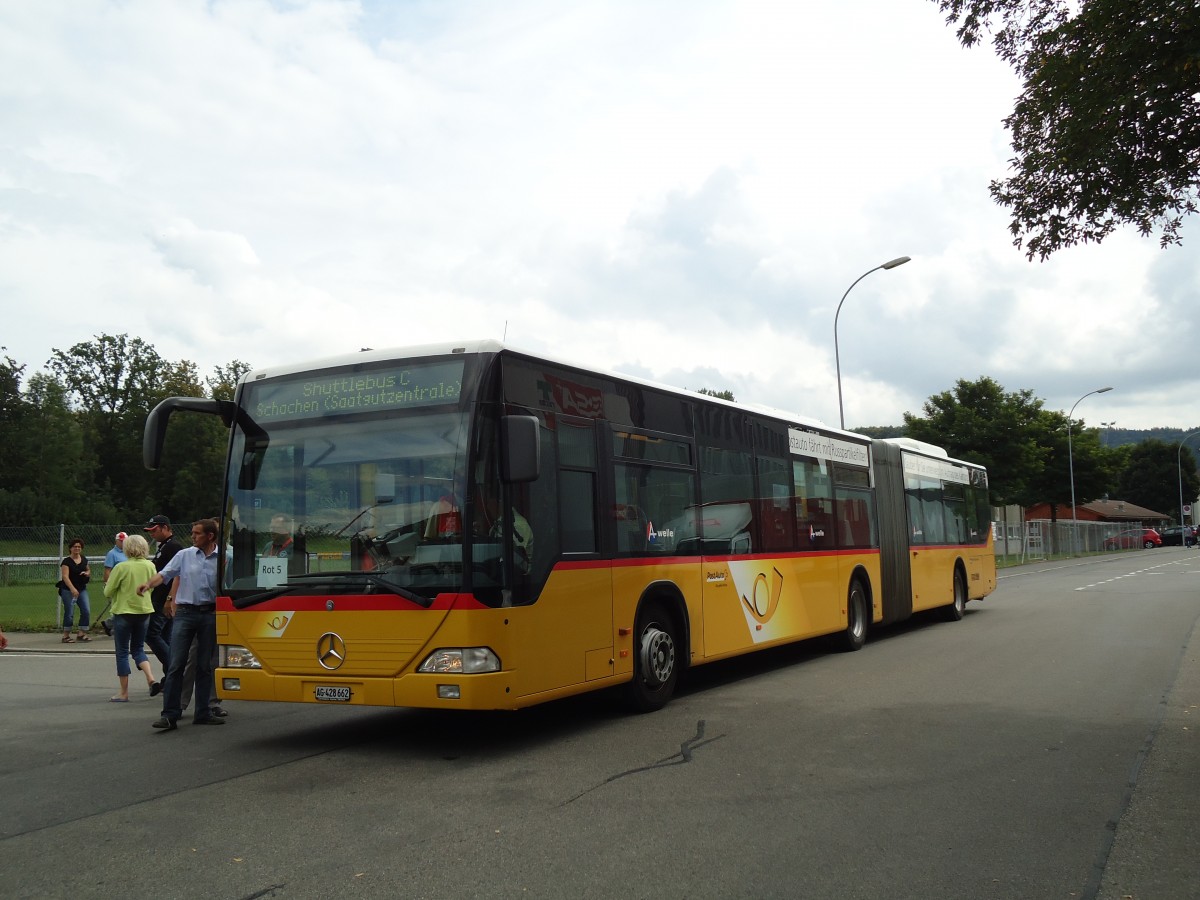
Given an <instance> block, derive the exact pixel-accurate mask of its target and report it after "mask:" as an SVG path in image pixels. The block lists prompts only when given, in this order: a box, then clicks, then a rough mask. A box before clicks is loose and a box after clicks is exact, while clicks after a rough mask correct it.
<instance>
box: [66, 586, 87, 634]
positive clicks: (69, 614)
mask: <svg viewBox="0 0 1200 900" xmlns="http://www.w3.org/2000/svg"><path fill="white" fill-rule="evenodd" d="M58 596H59V597H60V598H62V605H63V631H70V630H71V624H72V622H74V620H75V604H79V630H80V631H87V630H88V629H89V628H90V627H91V626H92V605H91V604H90V603H89V602H88V595H87V588H84V589H83V590H81V591H80V592H79V596H78V597H72V596H71V592H70V591H69V590H67V589H66V588H65V587H64V588H59V589H58Z"/></svg>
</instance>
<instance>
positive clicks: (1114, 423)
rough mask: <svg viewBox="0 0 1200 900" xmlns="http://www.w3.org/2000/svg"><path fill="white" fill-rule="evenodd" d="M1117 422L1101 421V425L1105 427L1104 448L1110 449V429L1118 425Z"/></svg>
mask: <svg viewBox="0 0 1200 900" xmlns="http://www.w3.org/2000/svg"><path fill="white" fill-rule="evenodd" d="M1116 424H1117V423H1116V422H1101V423H1100V427H1101V428H1103V429H1104V449H1105V450H1107V449H1108V429H1110V428H1112V427H1113V426H1114V425H1116Z"/></svg>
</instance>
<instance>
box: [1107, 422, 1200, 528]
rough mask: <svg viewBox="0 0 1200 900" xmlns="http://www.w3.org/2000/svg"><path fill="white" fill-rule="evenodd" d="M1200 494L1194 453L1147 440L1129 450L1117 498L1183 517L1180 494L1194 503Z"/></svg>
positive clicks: (1188, 501)
mask: <svg viewBox="0 0 1200 900" xmlns="http://www.w3.org/2000/svg"><path fill="white" fill-rule="evenodd" d="M1197 491H1200V478H1197V476H1196V461H1195V459H1194V457H1193V456H1192V451H1191V450H1190V449H1189V448H1187V447H1180V446H1179V445H1177V444H1168V443H1165V442H1163V441H1156V440H1149V441H1143V442H1142V443H1140V444H1138V445H1137V446H1135V447H1131V448H1130V449H1129V456H1128V462H1127V463H1126V465H1125V467H1124V469H1123V470H1122V471H1121V475H1120V479H1119V482H1118V485H1117V496H1118V497H1120V499H1122V500H1127V501H1129V502H1130V503H1136V504H1137V505H1138V506H1144V507H1146V508H1147V509H1152V510H1154V511H1155V512H1161V513H1168V514H1171V515H1173V516H1174V517H1175V519H1176V521H1181V520H1180V518H1179V512H1180V510H1179V500H1180V493H1182V495H1183V502H1184V503H1191V502H1193V501H1194V500H1195V499H1196V494H1197Z"/></svg>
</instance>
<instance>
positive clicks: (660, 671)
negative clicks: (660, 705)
mask: <svg viewBox="0 0 1200 900" xmlns="http://www.w3.org/2000/svg"><path fill="white" fill-rule="evenodd" d="M642 671H643V672H644V673H645V682H646V684H647V685H649V686H650V687H652V688H656V687H661V686H662V685H664V684H666V683H667V682H668V681H669V680H670V679H671V673H672V672H674V671H675V642H674V641H673V640H671V635H670V634H668V633H667V632H665V631H663V630H662V629H661V628H659V627H658V625H656V624H651V625H648V626H646V630H645V631H643V632H642Z"/></svg>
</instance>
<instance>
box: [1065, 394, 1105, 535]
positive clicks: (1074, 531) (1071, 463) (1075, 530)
mask: <svg viewBox="0 0 1200 900" xmlns="http://www.w3.org/2000/svg"><path fill="white" fill-rule="evenodd" d="M1111 390H1112V388H1111V387H1102V388H1097V389H1096V390H1094V391H1088V392H1087V393H1086V394H1084V395H1083V396H1082V397H1080V398H1079V399H1078V400H1076V401H1075V406H1078V405H1079V404H1080V403H1082V402H1083V401H1084V400H1086V399H1087V398H1088V397H1090V396H1092V394H1103V393H1106V392H1108V391H1111ZM1075 406H1072V407H1071V411H1070V412H1069V413H1067V466H1068V467H1069V468H1070V470H1071V555H1072V556H1074V555H1075V554H1076V553H1078V552H1079V517H1078V516H1077V515H1076V513H1075V451H1074V449H1073V448H1072V446H1071V417H1072V416H1074V415H1075Z"/></svg>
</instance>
